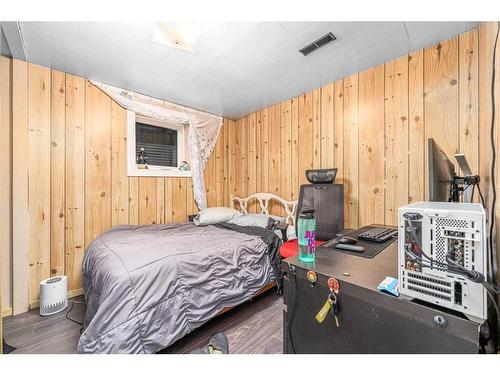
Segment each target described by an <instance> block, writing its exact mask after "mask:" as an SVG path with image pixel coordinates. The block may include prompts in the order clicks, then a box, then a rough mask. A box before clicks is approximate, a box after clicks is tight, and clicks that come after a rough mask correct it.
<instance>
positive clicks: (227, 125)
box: [222, 119, 234, 207]
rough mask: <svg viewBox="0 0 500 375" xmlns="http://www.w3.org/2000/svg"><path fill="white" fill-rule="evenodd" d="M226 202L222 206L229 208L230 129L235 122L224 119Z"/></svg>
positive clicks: (224, 195)
mask: <svg viewBox="0 0 500 375" xmlns="http://www.w3.org/2000/svg"><path fill="white" fill-rule="evenodd" d="M224 122H225V128H224V158H223V161H224V173H223V176H224V194H223V197H224V201H223V204H222V206H227V207H229V129H230V128H232V127H234V121H232V120H227V119H224Z"/></svg>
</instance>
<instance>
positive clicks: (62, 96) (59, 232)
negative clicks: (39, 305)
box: [50, 70, 66, 276]
mask: <svg viewBox="0 0 500 375" xmlns="http://www.w3.org/2000/svg"><path fill="white" fill-rule="evenodd" d="M51 79H52V82H51V85H52V87H51V93H52V95H51V129H50V138H51V149H50V186H51V187H50V274H51V276H56V275H64V274H65V273H66V272H65V271H66V270H65V229H64V228H65V210H66V204H65V189H66V188H65V181H64V180H65V174H66V173H65V167H66V165H65V158H66V151H65V146H66V145H65V143H66V75H65V73H62V72H58V71H56V70H53V71H52V77H51Z"/></svg>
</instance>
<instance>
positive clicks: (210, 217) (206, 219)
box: [193, 207, 241, 225]
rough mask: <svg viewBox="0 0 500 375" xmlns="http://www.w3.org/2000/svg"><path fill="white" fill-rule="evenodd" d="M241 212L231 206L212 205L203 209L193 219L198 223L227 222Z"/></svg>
mask: <svg viewBox="0 0 500 375" xmlns="http://www.w3.org/2000/svg"><path fill="white" fill-rule="evenodd" d="M240 215H241V213H240V212H238V211H236V210H235V209H234V208H229V207H211V208H205V209H204V210H201V211H200V212H199V213H198V215H196V217H195V218H194V219H193V223H195V224H196V225H211V224H218V223H227V222H228V221H229V220H231V219H233V218H234V217H236V216H240Z"/></svg>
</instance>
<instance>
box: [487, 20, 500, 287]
mask: <svg viewBox="0 0 500 375" xmlns="http://www.w3.org/2000/svg"><path fill="white" fill-rule="evenodd" d="M499 32H500V22H497V32H496V37H495V44H494V47H493V68H492V70H491V127H490V145H491V156H492V158H491V166H490V176H491V191H492V195H493V196H492V201H491V209H490V223H489V224H490V231H489V235H490V242H489V247H490V262H491V263H490V264H491V266H492V268H491V272H492V275H491V278H492V279H494V277H495V274H496V266H495V262H496V259H495V255H496V251H495V249H494V246H493V233H494V228H495V205H496V200H497V193H496V181H495V180H496V178H495V166H496V160H495V159H496V146H495V117H496V108H495V102H496V98H495V80H496V59H497V43H498V36H499ZM493 282H495V280H493Z"/></svg>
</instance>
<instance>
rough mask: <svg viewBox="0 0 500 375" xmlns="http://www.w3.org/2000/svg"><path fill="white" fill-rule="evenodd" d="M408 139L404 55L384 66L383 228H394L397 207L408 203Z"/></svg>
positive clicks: (406, 81)
mask: <svg viewBox="0 0 500 375" xmlns="http://www.w3.org/2000/svg"><path fill="white" fill-rule="evenodd" d="M360 108H361V105H360ZM408 137H409V134H408V56H403V57H400V58H399V59H396V60H392V61H390V62H388V63H386V64H385V138H386V173H385V179H386V190H385V206H386V207H385V223H386V225H397V222H398V208H399V207H401V206H404V205H406V204H408V199H409V192H408V157H409V156H408Z"/></svg>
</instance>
